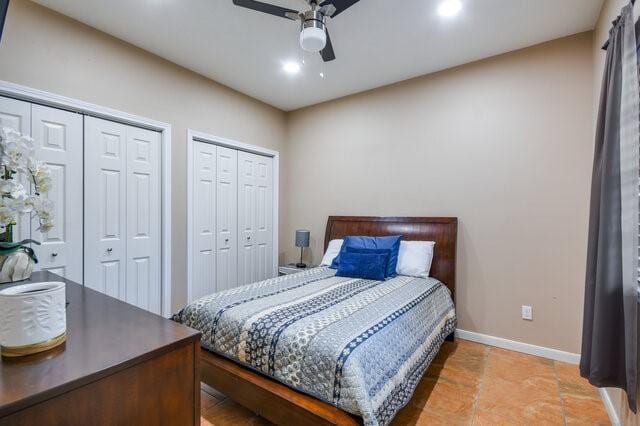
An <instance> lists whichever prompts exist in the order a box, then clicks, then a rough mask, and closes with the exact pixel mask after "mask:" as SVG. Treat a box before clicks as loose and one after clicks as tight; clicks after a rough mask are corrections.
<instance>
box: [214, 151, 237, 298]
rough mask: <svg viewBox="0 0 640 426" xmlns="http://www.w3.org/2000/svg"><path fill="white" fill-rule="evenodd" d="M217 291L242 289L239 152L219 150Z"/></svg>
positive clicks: (217, 183) (217, 182)
mask: <svg viewBox="0 0 640 426" xmlns="http://www.w3.org/2000/svg"><path fill="white" fill-rule="evenodd" d="M216 197H217V198H216V235H217V238H216V240H217V241H216V242H217V245H216V269H217V276H216V282H217V284H218V285H217V288H216V290H217V291H220V290H226V289H229V288H233V287H236V286H237V285H238V256H237V253H238V241H237V239H238V151H236V150H235V149H229V148H223V147H217V181H216Z"/></svg>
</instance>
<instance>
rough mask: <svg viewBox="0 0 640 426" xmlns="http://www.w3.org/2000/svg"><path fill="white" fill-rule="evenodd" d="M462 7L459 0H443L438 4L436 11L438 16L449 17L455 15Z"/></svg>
mask: <svg viewBox="0 0 640 426" xmlns="http://www.w3.org/2000/svg"><path fill="white" fill-rule="evenodd" d="M461 9H462V3H461V2H460V0H444V1H443V2H442V3H440V6H438V13H439V14H440V16H444V17H447V18H448V17H450V16H454V15H457V14H458V12H460V10H461Z"/></svg>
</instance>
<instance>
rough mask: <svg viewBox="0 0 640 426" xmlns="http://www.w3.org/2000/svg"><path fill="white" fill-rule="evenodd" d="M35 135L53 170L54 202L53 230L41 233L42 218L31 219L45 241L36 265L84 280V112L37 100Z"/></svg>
mask: <svg viewBox="0 0 640 426" xmlns="http://www.w3.org/2000/svg"><path fill="white" fill-rule="evenodd" d="M32 135H33V138H34V144H35V148H36V157H37V158H38V159H39V160H40V161H43V162H45V163H46V164H47V165H48V167H49V170H50V172H51V189H50V191H49V199H51V200H52V201H53V204H54V212H53V216H54V219H53V223H54V227H53V229H52V230H51V231H49V232H47V233H46V234H43V233H41V232H40V231H39V230H38V228H39V226H40V223H39V221H38V218H37V217H35V216H34V217H33V218H32V220H31V236H32V238H33V239H35V240H36V241H40V242H41V243H42V244H41V245H40V246H34V250H35V251H36V253H37V255H38V258H39V262H38V263H37V264H36V265H35V266H36V269H37V270H48V271H51V272H54V273H56V274H58V275H61V276H63V277H66V278H69V279H71V280H74V281H76V282H79V283H82V278H83V277H82V256H79V255H78V253H82V220H83V212H82V182H83V179H82V176H83V173H82V161H83V158H82V157H83V156H82V149H83V148H82V145H83V136H82V115H80V114H76V113H72V112H68V111H63V110H59V109H55V108H49V107H44V106H41V105H35V104H34V105H33V107H32Z"/></svg>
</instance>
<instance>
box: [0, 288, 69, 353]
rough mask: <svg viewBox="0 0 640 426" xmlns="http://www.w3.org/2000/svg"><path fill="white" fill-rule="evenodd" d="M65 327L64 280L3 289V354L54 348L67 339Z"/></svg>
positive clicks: (0, 306)
mask: <svg viewBox="0 0 640 426" xmlns="http://www.w3.org/2000/svg"><path fill="white" fill-rule="evenodd" d="M66 330H67V316H66V298H65V284H64V283H63V282H58V281H52V282H42V283H29V284H21V285H16V286H12V287H9V288H6V289H3V290H0V351H1V352H2V356H22V355H28V354H32V353H36V352H42V351H44V350H47V349H51V348H52V347H55V346H58V345H59V344H61V343H63V342H64V341H65V338H66Z"/></svg>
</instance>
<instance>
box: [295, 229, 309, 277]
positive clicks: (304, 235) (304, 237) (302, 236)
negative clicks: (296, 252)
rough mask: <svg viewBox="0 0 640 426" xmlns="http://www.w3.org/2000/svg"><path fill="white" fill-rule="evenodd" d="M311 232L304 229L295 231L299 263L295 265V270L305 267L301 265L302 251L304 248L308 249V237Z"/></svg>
mask: <svg viewBox="0 0 640 426" xmlns="http://www.w3.org/2000/svg"><path fill="white" fill-rule="evenodd" d="M310 235H311V232H309V231H307V230H305V229H298V230H297V231H296V247H300V263H296V268H306V267H307V265H306V264H304V263H302V251H303V250H304V248H305V247H309V236H310Z"/></svg>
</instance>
